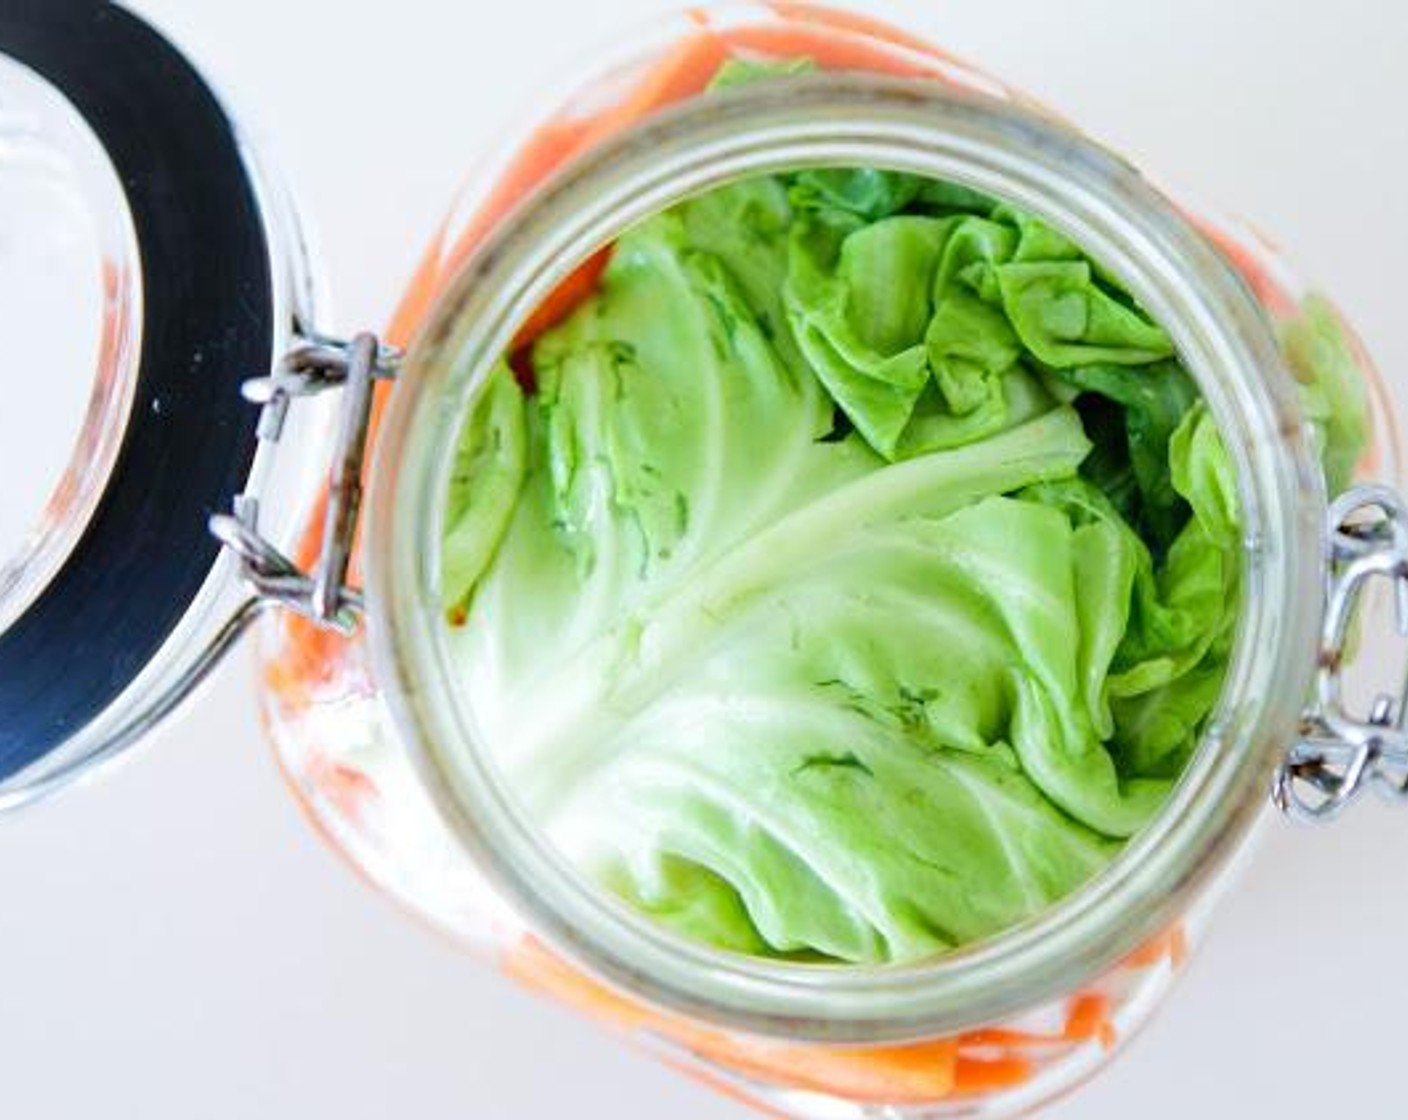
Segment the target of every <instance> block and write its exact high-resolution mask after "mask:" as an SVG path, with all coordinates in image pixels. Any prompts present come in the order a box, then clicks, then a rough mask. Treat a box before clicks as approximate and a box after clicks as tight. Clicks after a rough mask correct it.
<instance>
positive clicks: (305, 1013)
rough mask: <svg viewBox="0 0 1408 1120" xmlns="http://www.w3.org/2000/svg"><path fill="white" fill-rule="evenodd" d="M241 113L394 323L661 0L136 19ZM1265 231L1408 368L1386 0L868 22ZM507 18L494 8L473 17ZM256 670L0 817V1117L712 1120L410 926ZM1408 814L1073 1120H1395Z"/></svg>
mask: <svg viewBox="0 0 1408 1120" xmlns="http://www.w3.org/2000/svg"><path fill="white" fill-rule="evenodd" d="M135 6H136V7H137V8H139V10H141V11H143V12H144V13H146V14H148V15H149V16H150V17H151V18H153V19H154V20H155V21H156V22H157V23H158V24H159V25H161V26H162V27H163V28H165V29H166V30H167V31H168V32H169V33H170V34H172V35H173V36H174V37H175V38H176V39H177V40H178V41H179V42H180V43H182V44H184V45H185V47H186V48H187V49H188V50H189V51H190V53H191V54H192V55H193V56H194V57H195V58H196V59H197V60H198V61H199V62H200V63H201V64H202V65H203V66H204V67H206V68H207V70H208V72H210V73H211V74H213V75H214V76H215V77H216V79H217V80H218V81H219V82H220V83H221V84H222V86H223V87H224V89H225V90H226V92H227V93H228V94H229V95H230V96H231V97H232V98H233V99H234V101H235V102H236V104H238V105H239V106H240V107H241V108H242V109H243V110H244V111H245V112H246V113H247V115H248V116H249V117H250V119H251V120H252V121H254V122H256V123H257V125H258V130H259V131H260V132H261V133H262V135H264V136H265V137H266V138H267V139H268V140H269V141H270V142H271V144H272V146H273V149H274V151H275V153H276V155H277V157H278V160H279V162H280V164H281V165H282V166H283V168H284V169H285V171H286V173H287V175H288V176H289V177H290V178H291V179H292V181H293V182H294V184H295V185H296V187H297V188H298V190H299V192H300V194H301V196H302V198H303V199H304V201H305V203H306V205H307V208H308V209H309V211H310V212H311V213H312V214H313V216H314V217H315V220H316V224H317V226H318V228H319V230H320V232H321V234H322V240H323V245H324V249H325V258H326V262H327V267H328V271H329V274H330V275H331V276H332V277H333V280H334V286H335V291H336V296H337V306H336V312H337V313H336V317H335V322H334V324H333V325H334V326H335V327H339V328H344V329H346V328H352V327H359V326H362V325H376V324H379V323H381V322H382V321H384V319H385V317H386V315H387V312H388V309H389V308H390V307H391V305H392V303H393V301H394V299H395V298H396V295H397V292H398V290H399V289H400V287H401V285H402V284H403V282H404V280H405V278H406V276H407V274H408V271H409V269H410V267H411V264H412V261H413V260H414V258H415V257H416V255H417V254H418V253H419V251H420V248H421V246H422V244H423V243H424V241H425V239H426V238H427V236H428V235H429V233H430V232H431V229H432V227H433V225H434V223H435V222H436V220H437V218H438V216H439V214H440V212H441V210H442V208H443V206H444V205H445V203H446V202H447V200H448V199H449V197H450V195H451V192H452V190H453V189H454V187H455V185H456V183H457V182H458V181H459V180H460V178H461V177H462V176H463V175H464V174H465V173H466V172H467V171H469V170H470V169H471V168H472V167H473V163H474V158H475V154H476V152H478V151H481V150H482V149H483V146H484V144H485V143H486V142H487V141H488V139H489V138H491V137H492V136H494V135H495V134H496V131H497V130H500V129H502V128H503V127H504V126H505V125H506V124H508V123H511V121H512V116H511V109H512V107H513V106H514V105H516V104H523V103H524V102H525V101H526V100H527V99H528V98H530V97H531V95H532V93H533V91H534V89H535V88H537V87H538V86H539V85H540V84H541V83H542V82H544V81H545V80H550V79H552V77H553V76H554V75H555V74H556V73H558V72H559V71H560V69H561V68H562V66H564V65H568V66H570V65H571V64H572V60H573V57H574V55H576V54H578V53H579V52H581V51H585V50H588V49H590V48H591V46H592V45H593V44H596V43H599V42H600V41H601V38H602V36H603V35H607V34H609V33H610V32H611V30H612V28H614V27H616V26H629V25H630V23H631V21H632V20H637V19H639V18H640V17H642V16H645V15H648V14H649V13H651V12H653V11H659V10H663V9H664V6H663V5H662V4H661V3H659V0H604V2H597V3H590V2H588V0H575V2H573V0H563V2H549V0H512V2H508V3H495V4H487V3H483V2H481V0H456V2H454V3H450V2H446V0H397V2H396V3H394V4H370V3H368V4H359V3H350V2H347V0H335V2H334V0H326V2H322V0H320V2H314V0H240V2H239V3H234V2H231V0H143V2H141V3H138V4H136V5H135ZM867 7H868V8H873V10H874V11H876V12H877V14H878V13H881V12H884V13H886V14H889V15H891V16H892V17H893V18H894V19H896V20H898V21H899V22H902V23H904V24H907V25H909V26H910V27H912V28H913V29H915V30H917V31H920V32H923V33H925V34H928V35H930V36H932V37H934V38H936V39H938V40H939V41H940V42H942V43H944V44H945V45H947V46H949V47H951V48H953V49H955V50H957V51H959V52H960V53H963V54H966V55H968V56H970V57H973V58H975V59H977V60H979V61H982V62H984V63H985V64H986V65H987V66H988V67H989V68H991V69H993V70H994V71H996V72H997V73H999V74H1003V75H1006V76H1007V77H1009V78H1010V79H1011V80H1012V81H1014V82H1016V83H1018V84H1020V85H1023V86H1025V87H1026V88H1027V89H1028V90H1030V91H1032V92H1033V93H1035V94H1037V95H1038V96H1040V97H1042V98H1044V99H1046V100H1047V101H1049V102H1050V103H1052V104H1054V105H1056V106H1059V107H1060V108H1062V109H1063V110H1065V111H1066V112H1067V113H1068V114H1070V115H1071V116H1072V117H1074V118H1075V119H1076V120H1078V121H1081V122H1083V123H1084V124H1085V125H1086V126H1087V127H1088V129H1090V130H1091V131H1092V132H1094V133H1095V134H1096V135H1098V136H1102V137H1104V138H1106V139H1107V140H1109V141H1111V142H1112V143H1114V144H1115V145H1116V146H1118V147H1121V148H1123V149H1124V150H1125V151H1127V152H1128V153H1129V154H1131V155H1133V156H1134V157H1136V158H1137V159H1139V160H1140V161H1142V162H1143V163H1145V164H1146V165H1147V166H1149V167H1152V168H1155V169H1158V170H1160V171H1162V172H1164V173H1165V174H1168V175H1172V176H1173V177H1174V178H1175V179H1176V180H1177V181H1178V182H1180V183H1182V184H1185V185H1186V186H1188V187H1190V188H1192V189H1193V190H1194V191H1196V192H1197V193H1198V194H1200V195H1202V196H1205V197H1208V198H1211V199H1215V200H1217V201H1218V202H1219V203H1221V204H1223V205H1225V206H1228V207H1231V208H1234V209H1236V210H1238V211H1240V212H1243V213H1245V214H1248V215H1251V216H1253V217H1254V218H1255V219H1256V220H1257V221H1258V222H1259V224H1261V225H1262V226H1263V227H1265V228H1267V229H1269V230H1272V231H1276V232H1277V234H1278V235H1279V236H1280V237H1281V238H1282V239H1283V241H1284V242H1285V243H1286V244H1287V245H1288V246H1289V247H1290V248H1291V249H1292V250H1293V251H1294V252H1295V254H1296V256H1298V257H1299V259H1300V260H1301V261H1302V262H1303V263H1304V266H1305V268H1306V269H1307V271H1308V272H1309V273H1310V274H1311V275H1313V276H1317V277H1318V278H1320V279H1321V280H1322V281H1323V283H1324V284H1325V285H1326V286H1327V287H1328V288H1329V290H1331V291H1332V292H1334V293H1336V294H1337V296H1338V298H1339V299H1340V301H1341V302H1342V303H1343V304H1344V305H1345V307H1346V308H1348V310H1349V311H1350V312H1351V313H1352V315H1353V316H1354V318H1355V319H1356V320H1357V322H1358V324H1359V325H1360V327H1361V328H1362V332H1363V334H1364V336H1365V338H1366V339H1367V341H1368V343H1369V344H1370V346H1371V348H1372V349H1373V350H1374V351H1375V352H1376V354H1377V356H1378V358H1379V361H1380V363H1381V365H1382V367H1383V368H1384V370H1385V372H1386V373H1387V375H1388V377H1389V379H1390V380H1391V381H1394V382H1395V383H1396V385H1397V386H1398V389H1399V392H1400V395H1403V396H1405V397H1408V393H1404V392H1403V389H1404V388H1405V385H1404V379H1405V378H1408V279H1405V276H1406V275H1408V273H1406V272H1405V261H1408V186H1405V180H1408V123H1405V116H1404V114H1403V106H1404V104H1405V103H1408V72H1405V70H1404V66H1405V62H1404V60H1405V58H1408V6H1405V5H1404V4H1402V3H1401V0H1337V2H1335V3H1317V4H1300V3H1290V2H1288V0H1181V2H1179V3H1177V4H1174V3H1169V2H1166V0H1060V2H1059V3H1053V2H1051V0H942V2H940V0H892V2H891V3H889V4H887V5H883V6H882V5H881V4H874V5H867ZM480 13H492V14H480ZM250 676H251V674H250V672H249V668H248V664H247V659H246V658H244V657H236V658H235V664H233V665H231V666H230V667H229V668H228V670H227V671H226V672H224V673H223V675H222V676H221V677H220V679H219V680H218V682H217V683H216V684H215V685H214V686H213V687H212V688H210V689H209V690H208V692H206V693H205V694H204V695H203V696H202V697H201V698H200V700H199V701H198V702H197V703H196V705H195V706H194V707H193V708H192V709H191V710H190V711H189V712H188V713H187V714H186V715H185V717H184V718H183V719H182V720H180V721H179V722H178V724H177V725H176V726H174V727H171V728H168V729H167V730H166V731H165V732H164V733H162V734H161V735H159V736H158V737H157V741H156V742H154V743H152V744H151V746H150V747H149V749H147V750H145V751H143V752H140V754H139V757H137V758H136V759H134V760H132V761H131V762H130V763H129V764H128V765H125V766H123V767H121V768H119V769H118V770H117V771H116V772H113V773H110V774H108V775H107V776H106V777H105V778H104V779H102V780H100V781H98V782H97V783H95V784H92V785H89V786H88V787H86V788H82V789H80V790H78V791H76V792H73V793H71V794H69V795H67V796H64V797H63V798H61V799H60V800H58V801H55V802H51V803H49V804H46V805H43V806H41V807H39V808H37V809H35V810H33V811H30V812H27V813H26V814H24V815H22V816H21V817H20V818H18V819H14V820H9V821H4V822H0V884H3V895H0V1116H4V1117H6V1118H15V1120H57V1118H64V1120H88V1118H97V1117H102V1118H104V1120H120V1118H142V1120H168V1118H169V1120H193V1118H196V1120H203V1118H207V1117H209V1118H215V1117H221V1118H225V1117H229V1118H246V1117H255V1116H261V1117H275V1118H284V1117H290V1118H291V1117H300V1118H301V1117H318V1118H322V1117H327V1118H339V1120H354V1118H356V1120H363V1118H365V1120H382V1118H386V1117H403V1118H406V1120H451V1118H454V1120H468V1118H490V1120H534V1118H544V1120H545V1118H549V1117H551V1118H554V1120H556V1118H559V1117H564V1116H616V1117H622V1118H641V1120H644V1118H646V1117H650V1118H656V1117H670V1118H672V1120H710V1118H712V1120H723V1118H726V1117H732V1116H737V1115H740V1113H739V1110H738V1108H737V1106H735V1105H732V1104H729V1103H727V1102H726V1101H724V1100H722V1099H719V1098H716V1097H714V1096H712V1095H711V1094H709V1093H708V1092H707V1091H705V1090H703V1089H701V1088H698V1087H696V1086H695V1085H693V1084H691V1083H688V1082H686V1081H684V1080H682V1079H680V1078H679V1077H677V1076H675V1075H673V1074H671V1073H669V1072H667V1071H666V1070H664V1069H663V1068H657V1067H656V1066H655V1065H653V1064H652V1063H651V1062H649V1061H647V1060H646V1059H644V1058H642V1057H640V1056H638V1055H636V1054H634V1053H632V1052H631V1051H630V1050H628V1049H625V1048H623V1047H622V1046H621V1045H619V1044H618V1043H617V1042H616V1041H614V1040H613V1039H612V1038H610V1037H608V1036H607V1035H606V1034H604V1033H602V1032H601V1031H599V1030H598V1029H596V1028H595V1027H593V1026H591V1025H589V1024H587V1023H586V1022H583V1021H579V1020H578V1019H577V1018H575V1017H574V1016H573V1015H571V1014H570V1013H568V1012H566V1011H563V1010H560V1009H558V1008H556V1007H554V1006H550V1005H548V1004H545V1003H542V1002H539V1001H538V1000H536V999H534V998H531V997H529V996H527V995H525V994H523V993H522V992H520V991H518V990H516V989H515V988H514V987H512V986H511V985H510V984H509V983H508V982H507V981H505V980H503V979H501V978H499V977H498V976H496V975H494V974H493V973H491V972H490V971H489V970H488V969H487V968H484V967H481V966H480V965H479V964H477V963H476V962H475V961H473V960H470V959H467V958H466V957H464V956H462V955H460V954H459V953H458V952H457V951H456V950H454V949H453V948H451V947H450V946H448V945H446V944H443V943H441V942H440V941H438V940H437V939H435V938H434V937H433V936H431V935H429V934H427V933H426V932H425V931H423V930H422V929H420V928H419V927H417V926H416V925H415V924H413V923H411V922H408V921H407V920H405V919H404V918H403V917H402V916H401V915H399V914H398V913H396V912H395V911H394V910H393V909H392V907H391V906H390V905H389V904H388V903H386V902H385V901H383V900H382V899H380V898H378V897H377V896H375V895H374V894H372V893H371V892H370V891H369V890H368V889H367V888H366V887H364V886H363V885H362V884H361V882H359V881H358V880H357V879H356V878H354V877H353V876H352V875H351V874H349V873H348V872H347V870H346V869H345V867H344V866H343V865H342V864H341V863H340V861H339V860H338V859H337V858H336V857H335V856H333V855H332V854H331V853H330V852H328V851H327V850H326V849H325V848H324V847H323V846H322V845H321V843H320V841H318V840H317V839H316V838H315V837H314V836H313V834H312V833H311V832H310V831H309V830H308V829H307V828H306V827H305V826H304V824H303V822H302V820H301V819H300V817H299V815H298V813H297V811H296V810H295V808H294V806H293V804H292V803H291V801H290V799H289V798H288V796H286V794H285V791H284V789H283V787H282V785H281V783H280V781H279V779H278V777H277V775H276V773H275V770H274V767H273V765H272V763H271V761H270V759H269V757H268V755H267V753H266V751H265V748H264V747H263V745H262V743H261V740H260V736H259V732H258V729H257V727H256V724H255V718H254V714H253V705H252V703H251V700H250V696H251V680H250ZM1405 853H1408V810H1405V811H1404V812H1402V813H1399V814H1397V815H1395V814H1393V813H1392V812H1391V811H1389V810H1387V809H1384V808H1379V807H1378V806H1374V805H1371V806H1369V807H1367V808H1366V809H1365V810H1364V811H1361V812H1358V813H1356V814H1355V815H1354V816H1353V818H1352V819H1350V820H1347V821H1346V822H1344V823H1343V824H1341V825H1338V826H1336V827H1335V828H1333V829H1330V830H1326V831H1314V832H1312V831H1307V830H1299V829H1295V828H1292V827H1290V826H1287V825H1284V824H1281V823H1279V822H1273V824H1272V825H1271V827H1270V828H1269V830H1268V835H1267V839H1266V842H1265V843H1264V845H1263V847H1262V849H1261V851H1260V852H1259V854H1258V857H1257V859H1256V860H1255V862H1254V863H1253V865H1252V867H1251V868H1250V871H1249V873H1248V874H1246V876H1245V877H1244V878H1243V879H1242V880H1241V882H1240V884H1239V886H1238V887H1237V888H1236V889H1235V891H1234V892H1233V894H1232V895H1231V897H1230V898H1229V899H1228V900H1227V902H1226V903H1225V904H1224V906H1223V908H1222V910H1221V911H1220V913H1219V915H1218V921H1217V924H1216V928H1215V929H1214V932H1213V937H1212V938H1211V940H1210V941H1209V942H1208V944H1207V945H1206V946H1205V948H1204V949H1203V951H1202V952H1201V953H1200V954H1199V955H1198V956H1197V958H1196V960H1195V962H1194V964H1193V966H1192V967H1191V969H1190V971H1189V974H1188V976H1187V978H1186V980H1185V982H1184V983H1183V985H1182V987H1181V988H1180V989H1179V990H1178V991H1177V992H1176V994H1175V996H1174V998H1173V999H1172V1000H1171V1001H1170V1003H1169V1005H1168V1007H1167V1009H1166V1010H1165V1012H1164V1013H1163V1014H1162V1016H1161V1017H1160V1018H1159V1019H1158V1020H1157V1021H1156V1022H1155V1023H1154V1025H1153V1026H1151V1027H1150V1028H1149V1029H1148V1031H1147V1032H1146V1033H1145V1034H1144V1035H1143V1036H1142V1037H1141V1038H1140V1039H1139V1040H1138V1041H1137V1042H1136V1043H1135V1044H1134V1045H1133V1046H1132V1048H1131V1049H1130V1051H1129V1052H1128V1053H1127V1054H1125V1055H1124V1057H1123V1058H1122V1059H1121V1060H1120V1061H1119V1062H1118V1063H1116V1065H1115V1067H1114V1068H1113V1069H1112V1070H1111V1071H1110V1072H1108V1073H1107V1074H1106V1075H1104V1076H1103V1077H1101V1078H1100V1079H1099V1080H1098V1081H1097V1082H1096V1083H1094V1084H1093V1085H1092V1086H1090V1087H1089V1088H1088V1089H1086V1090H1085V1091H1084V1092H1082V1093H1081V1094H1079V1095H1078V1096H1076V1097H1075V1098H1073V1099H1071V1100H1069V1101H1067V1102H1066V1103H1064V1104H1063V1105H1061V1106H1060V1107H1058V1108H1056V1109H1053V1110H1052V1111H1051V1112H1050V1113H1049V1115H1050V1116H1052V1117H1056V1118H1059V1120H1116V1118H1119V1120H1128V1118H1130V1117H1138V1118H1139V1120H1175V1118H1177V1120H1183V1118H1184V1117H1188V1116H1193V1115H1198V1116H1213V1117H1223V1116H1226V1117H1245V1116H1258V1117H1261V1116H1276V1117H1278V1118H1280V1120H1302V1118H1305V1120H1309V1118H1311V1117H1316V1118H1318V1117H1320V1116H1323V1115H1327V1114H1333V1115H1336V1116H1353V1117H1358V1118H1367V1120H1375V1118H1392V1117H1401V1116H1403V1115H1404V1114H1405V1105H1404V1103H1403V1097H1402V1094H1403V1090H1402V1087H1401V1086H1402V1083H1401V1080H1400V1076H1401V1072H1402V1070H1403V1068H1404V1067H1403V1064H1402V1063H1403V1062H1404V1061H1405V1053H1406V1052H1408V977H1406V976H1405V974H1404V973H1403V972H1402V971H1401V970H1400V968H1399V967H1397V966H1398V964H1399V962H1400V961H1401V960H1402V959H1403V952H1404V946H1405V945H1408V889H1405V880H1408V875H1406V874H1405Z"/></svg>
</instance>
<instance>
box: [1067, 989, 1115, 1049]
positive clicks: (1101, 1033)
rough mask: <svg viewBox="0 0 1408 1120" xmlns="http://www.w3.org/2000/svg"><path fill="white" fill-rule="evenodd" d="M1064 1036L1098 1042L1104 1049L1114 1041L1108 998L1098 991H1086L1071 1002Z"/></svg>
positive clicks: (1070, 1039)
mask: <svg viewBox="0 0 1408 1120" xmlns="http://www.w3.org/2000/svg"><path fill="white" fill-rule="evenodd" d="M1065 1035H1066V1038H1067V1039H1068V1040H1069V1041H1071V1042H1088V1041H1090V1040H1091V1039H1094V1040H1095V1041H1097V1042H1099V1043H1100V1045H1101V1046H1102V1047H1104V1048H1105V1049H1106V1050H1110V1049H1113V1047H1114V1045H1115V1041H1116V1034H1115V1025H1114V1024H1113V1023H1112V1022H1110V999H1109V997H1108V996H1105V995H1101V994H1100V993H1098V992H1087V993H1085V994H1084V995H1080V996H1077V997H1076V998H1075V999H1074V1000H1073V1001H1072V1002H1071V1010H1070V1012H1069V1013H1068V1015H1067V1017H1066V1031H1065Z"/></svg>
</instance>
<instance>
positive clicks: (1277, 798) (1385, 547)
mask: <svg viewBox="0 0 1408 1120" xmlns="http://www.w3.org/2000/svg"><path fill="white" fill-rule="evenodd" d="M1329 527H1330V531H1329V534H1328V537H1327V542H1326V548H1327V556H1326V561H1327V563H1326V571H1327V577H1326V578H1327V583H1326V589H1325V593H1326V600H1325V603H1326V605H1325V620H1324V624H1323V626H1322V629H1321V637H1320V649H1319V658H1318V661H1317V665H1316V671H1315V697H1314V700H1313V701H1312V703H1311V705H1310V707H1309V708H1308V709H1307V710H1306V712H1305V713H1304V715H1303V716H1302V721H1301V734H1300V738H1299V740H1298V741H1297V742H1296V743H1295V745H1294V746H1293V747H1291V749H1290V751H1289V752H1287V755H1286V758H1285V760H1284V761H1283V762H1282V763H1281V765H1280V766H1279V767H1278V768H1277V771H1276V777H1275V781H1274V786H1273V790H1272V800H1273V801H1274V802H1275V804H1276V807H1277V808H1278V809H1280V810H1281V811H1282V812H1284V813H1285V814H1286V815H1287V816H1290V817H1292V818H1293V819H1296V820H1300V821H1315V822H1322V821H1328V820H1332V819H1334V818H1335V817H1336V816H1338V815H1339V814H1340V813H1341V812H1343V811H1344V809H1345V808H1347V807H1348V806H1349V805H1350V804H1351V803H1352V802H1353V801H1355V800H1356V799H1357V798H1358V796H1359V795H1360V794H1361V793H1363V792H1364V790H1365V789H1367V788H1368V787H1369V786H1371V785H1372V786H1376V787H1377V788H1378V789H1379V790H1380V791H1382V792H1383V793H1385V794H1386V795H1388V796H1389V797H1391V798H1393V799H1394V800H1400V801H1401V800H1408V731H1405V719H1408V682H1405V683H1404V685H1403V686H1402V687H1401V688H1400V690H1399V693H1398V695H1397V696H1391V695H1387V694H1383V693H1381V694H1379V695H1378V696H1376V697H1375V699H1374V701H1373V703H1372V704H1371V705H1370V706H1369V712H1368V714H1367V716H1360V715H1357V714H1355V713H1354V712H1351V711H1350V710H1349V708H1348V706H1347V704H1346V701H1345V696H1344V672H1343V670H1344V665H1345V662H1346V661H1347V660H1348V653H1349V648H1350V646H1351V644H1352V641H1353V630H1354V626H1355V620H1356V618H1357V616H1358V612H1359V608H1360V606H1361V604H1362V603H1363V595H1364V592H1365V591H1366V590H1367V588H1368V586H1369V584H1370V582H1371V581H1372V580H1374V579H1379V578H1382V579H1387V580H1389V581H1390V582H1391V583H1392V585H1393V595H1394V616H1395V623H1396V627H1397V632H1398V634H1399V635H1400V636H1403V637H1408V502H1405V500H1404V498H1403V496H1402V495H1400V494H1399V493H1397V492H1396V491H1394V490H1391V489H1389V488H1388V487H1385V486H1357V487H1355V488H1354V489H1352V490H1349V491H1347V492H1346V493H1344V494H1341V495H1340V496H1339V498H1337V499H1336V500H1335V501H1334V502H1333V503H1332V504H1331V506H1330V510H1329Z"/></svg>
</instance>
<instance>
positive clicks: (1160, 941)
mask: <svg viewBox="0 0 1408 1120" xmlns="http://www.w3.org/2000/svg"><path fill="white" fill-rule="evenodd" d="M1187 957H1188V937H1187V934H1186V933H1184V930H1183V926H1182V925H1174V926H1170V927H1169V928H1168V929H1166V930H1164V932H1163V933H1160V934H1156V935H1155V936H1154V937H1151V938H1150V939H1149V940H1148V941H1146V942H1145V943H1144V944H1143V945H1141V946H1139V948H1137V949H1135V950H1134V952H1132V953H1130V954H1129V956H1127V957H1125V959H1124V960H1123V961H1122V962H1121V967H1123V968H1152V967H1153V966H1154V965H1156V964H1159V963H1161V962H1162V961H1164V960H1168V961H1169V962H1170V963H1171V964H1172V965H1173V967H1174V968H1182V967H1183V962H1184V961H1185V960H1186V959H1187Z"/></svg>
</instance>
